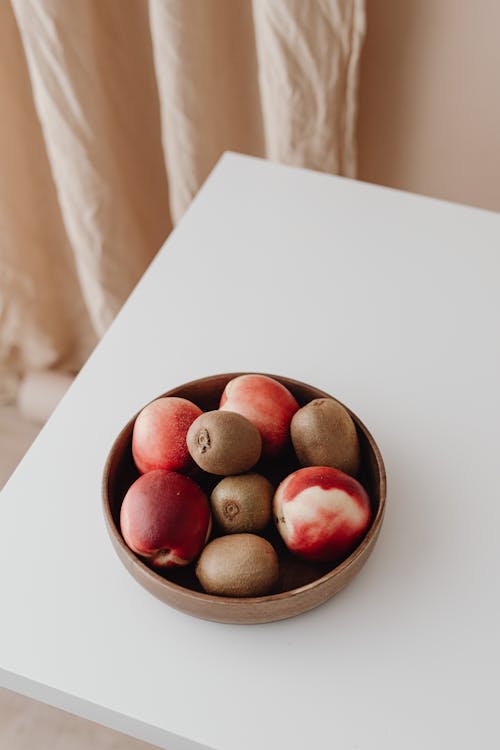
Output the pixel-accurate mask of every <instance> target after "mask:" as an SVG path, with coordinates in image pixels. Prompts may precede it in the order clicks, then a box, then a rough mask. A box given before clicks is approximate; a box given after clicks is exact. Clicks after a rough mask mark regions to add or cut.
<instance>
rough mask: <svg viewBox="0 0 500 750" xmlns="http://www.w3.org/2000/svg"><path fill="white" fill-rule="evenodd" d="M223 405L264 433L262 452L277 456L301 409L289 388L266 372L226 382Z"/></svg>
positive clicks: (268, 456) (222, 407)
mask: <svg viewBox="0 0 500 750" xmlns="http://www.w3.org/2000/svg"><path fill="white" fill-rule="evenodd" d="M220 408H221V409H225V410H227V411H235V412H237V413H238V414H242V415H243V416H244V417H246V418H247V419H248V420H249V421H250V422H252V423H253V424H254V425H255V427H257V429H258V430H259V432H260V434H261V436H262V455H263V456H265V457H267V458H274V457H276V456H279V455H280V453H282V452H283V450H284V449H285V448H286V446H287V445H288V443H289V440H290V422H291V421H292V417H293V415H294V414H295V412H296V411H297V410H298V409H299V405H298V403H297V401H296V400H295V399H294V397H293V396H292V394H291V393H290V391H289V390H288V388H285V386H284V385H282V384H281V383H278V381H277V380H274V379H273V378H269V377H267V375H239V376H238V377H237V378H233V380H230V381H229V383H228V384H227V385H226V387H225V389H224V393H223V394H222V398H221V400H220Z"/></svg>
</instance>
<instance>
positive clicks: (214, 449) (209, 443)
mask: <svg viewBox="0 0 500 750" xmlns="http://www.w3.org/2000/svg"><path fill="white" fill-rule="evenodd" d="M187 446H188V450H189V453H190V454H191V457H192V458H193V459H194V460H195V461H196V463H197V464H198V466H199V467H200V468H201V469H203V470H204V471H207V472H209V473H210V474H220V475H221V476H229V475H230V474H243V473H244V472H245V471H248V470H249V469H251V468H252V466H254V465H255V464H256V463H257V461H258V460H259V458H260V454H261V451H262V438H261V436H260V432H259V431H258V429H257V428H256V427H255V426H254V425H253V424H252V423H251V422H249V420H248V419H246V418H245V417H243V416H242V415H241V414H236V413H235V412H232V411H207V412H204V413H203V414H200V416H199V417H197V418H196V419H195V420H194V422H193V423H192V424H191V426H190V428H189V430H188V433H187Z"/></svg>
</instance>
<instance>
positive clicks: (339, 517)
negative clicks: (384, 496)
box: [273, 466, 371, 562]
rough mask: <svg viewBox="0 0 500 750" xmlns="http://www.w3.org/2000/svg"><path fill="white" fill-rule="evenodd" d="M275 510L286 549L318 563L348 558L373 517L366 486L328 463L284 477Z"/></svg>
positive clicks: (279, 488)
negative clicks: (327, 464)
mask: <svg viewBox="0 0 500 750" xmlns="http://www.w3.org/2000/svg"><path fill="white" fill-rule="evenodd" d="M273 514H274V518H275V521H276V526H277V528H278V531H279V533H280V534H281V536H282V538H283V541H284V542H285V544H286V546H287V547H288V549H289V550H290V551H291V552H293V553H294V554H296V555H298V556H299V557H302V558H304V559H305V560H311V561H317V562H330V561H340V560H342V559H343V558H345V557H347V555H349V554H350V553H351V552H352V551H353V549H354V548H355V547H356V546H357V545H358V544H359V542H360V541H361V539H362V537H363V536H364V534H365V533H366V531H367V529H368V527H369V525H370V520H371V509H370V500H369V498H368V495H367V493H366V491H365V489H364V487H363V486H362V485H361V484H360V483H359V482H358V481H357V480H356V479H354V478H353V477H351V476H349V475H348V474H344V472H342V471H339V470H338V469H332V468H331V467H329V466H309V467H307V468H304V469H299V470H298V471H295V472H294V473H293V474H290V475H289V476H288V477H286V479H284V480H283V481H282V482H281V484H280V485H279V487H278V489H277V490H276V492H275V495H274V498H273Z"/></svg>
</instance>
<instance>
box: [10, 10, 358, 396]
mask: <svg viewBox="0 0 500 750" xmlns="http://www.w3.org/2000/svg"><path fill="white" fill-rule="evenodd" d="M364 22H365V12H364V2H363V0H253V2H252V0H149V2H147V0H127V1H126V2H117V0H75V2H71V3H68V2H67V0H3V1H2V0H0V107H1V111H0V159H1V162H0V163H1V164H2V167H1V170H0V326H1V331H0V395H1V394H2V392H3V393H6V392H7V391H8V390H9V388H10V389H11V387H12V383H13V381H14V380H15V377H16V376H18V375H19V374H21V373H22V372H23V371H24V370H26V369H29V368H40V367H55V366H58V367H62V368H67V369H77V368H78V367H79V366H80V365H81V364H82V363H83V361H84V360H85V358H86V357H87V356H88V354H89V353H90V350H91V348H92V347H93V346H94V344H95V343H96V341H97V340H98V339H99V337H100V336H101V335H102V334H103V333H104V331H105V330H106V328H107V326H108V325H109V323H110V322H111V320H112V319H113V317H114V315H115V314H116V312H117V311H118V309H119V308H120V306H121V304H122V303H123V301H124V300H125V298H126V297H127V295H128V293H129V292H130V290H131V289H132V287H133V286H134V284H135V283H136V282H137V280H138V279H139V277H140V276H141V274H142V272H143V271H144V269H145V268H146V266H147V264H148V263H149V261H150V260H151V258H152V257H153V256H154V254H155V253H156V251H157V250H158V249H159V247H160V246H161V244H162V242H163V240H164V239H165V237H166V236H167V235H168V233H169V231H170V230H171V228H172V225H173V224H175V222H177V221H178V220H179V218H180V217H181V216H182V214H183V213H184V211H185V210H186V208H187V207H188V205H189V203H190V201H191V199H192V198H193V196H194V195H195V194H196V192H197V190H198V189H199V187H200V185H201V184H202V182H203V181H204V180H205V178H206V177H207V175H208V173H209V172H210V170H211V169H212V167H213V166H214V164H215V162H216V161H217V159H218V158H219V157H220V155H221V154H222V152H223V151H225V150H233V151H240V152H243V153H248V154H253V155H256V156H263V157H268V158H271V159H273V160H276V161H281V162H284V163H287V164H296V165H302V166H306V167H311V168H313V169H319V170H322V171H328V172H334V173H339V174H346V175H349V176H353V175H354V174H355V155H356V149H355V135H354V133H355V119H356V92H357V79H358V67H359V56H360V50H361V45H362V40H363V35H364ZM236 251H237V250H235V252H236Z"/></svg>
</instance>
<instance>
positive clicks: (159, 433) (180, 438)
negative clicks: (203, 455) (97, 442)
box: [132, 396, 202, 474]
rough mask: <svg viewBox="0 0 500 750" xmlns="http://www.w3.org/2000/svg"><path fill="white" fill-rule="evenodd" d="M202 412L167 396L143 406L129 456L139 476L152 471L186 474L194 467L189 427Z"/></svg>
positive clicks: (180, 400)
mask: <svg viewBox="0 0 500 750" xmlns="http://www.w3.org/2000/svg"><path fill="white" fill-rule="evenodd" d="M201 413H202V411H201V409H200V408H199V407H198V406H196V405H195V404H193V403H192V402H191V401H188V400H187V399H185V398H177V397H176V396H166V397H163V398H158V399H156V401H152V402H151V403H150V404H148V405H147V406H145V407H144V409H143V410H142V411H141V412H140V414H139V415H138V416H137V419H136V420H135V424H134V431H133V434H132V455H133V456H134V461H135V463H136V466H137V468H138V469H139V471H140V472H141V473H142V474H145V473H146V472H147V471H153V470H154V469H169V470H171V471H187V470H188V469H190V468H191V467H192V466H193V465H194V464H193V461H192V459H191V456H190V455H189V451H188V449H187V445H186V435H187V431H188V430H189V428H190V426H191V424H192V423H193V422H194V420H195V419H196V418H197V417H199V416H200V414H201Z"/></svg>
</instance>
